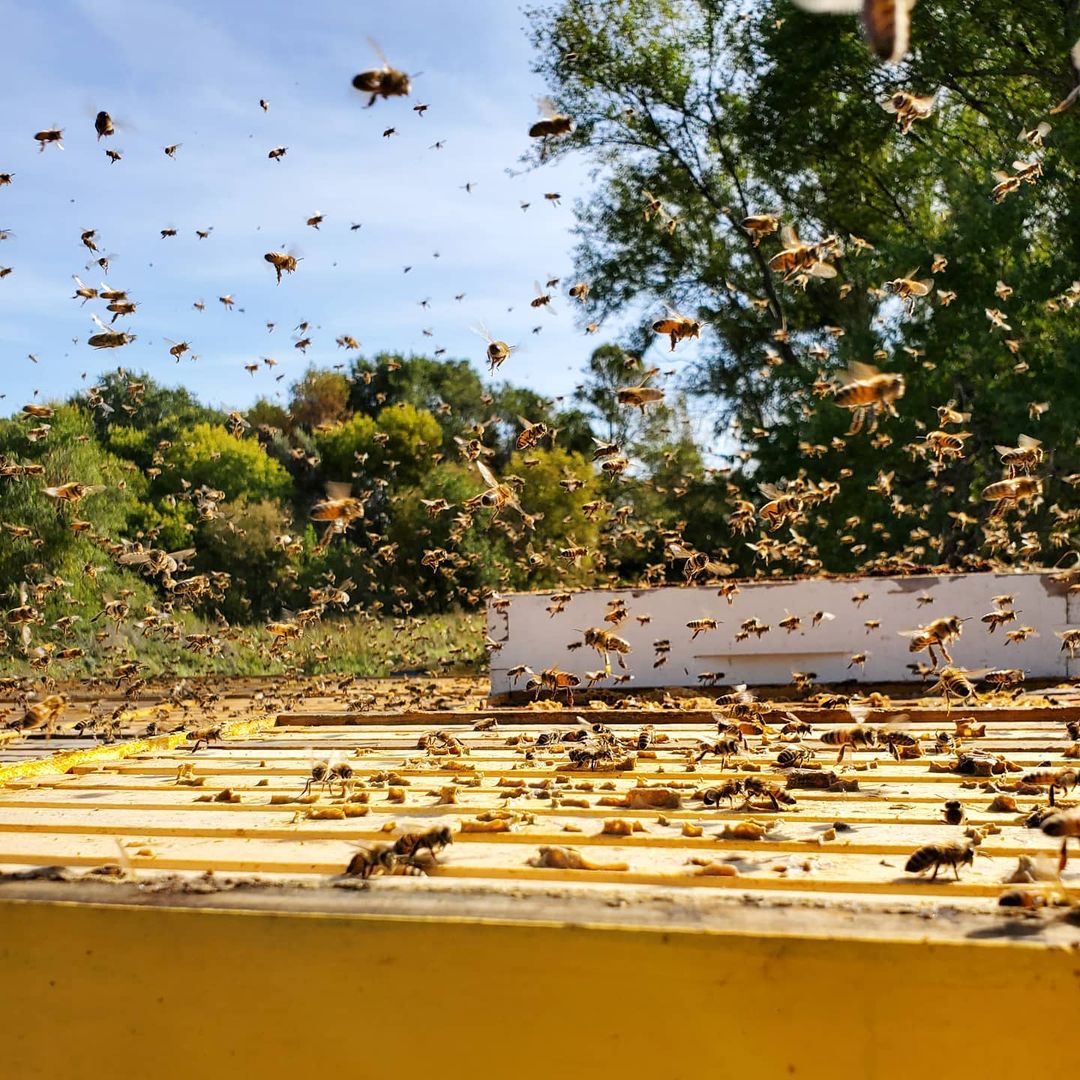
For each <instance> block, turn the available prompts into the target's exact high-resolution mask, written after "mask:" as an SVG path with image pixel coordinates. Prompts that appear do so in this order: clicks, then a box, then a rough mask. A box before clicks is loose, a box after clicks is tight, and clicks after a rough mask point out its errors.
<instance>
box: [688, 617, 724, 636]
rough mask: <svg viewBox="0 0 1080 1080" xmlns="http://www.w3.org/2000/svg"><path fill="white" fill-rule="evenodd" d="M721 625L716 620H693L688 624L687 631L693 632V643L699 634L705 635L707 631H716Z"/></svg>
mask: <svg viewBox="0 0 1080 1080" xmlns="http://www.w3.org/2000/svg"><path fill="white" fill-rule="evenodd" d="M719 625H720V624H719V623H718V622H717V620H716V619H691V620H690V621H689V622H688V623H687V624H686V629H687V630H693V633H692V634H691V635H690V640H691V641H693V640H694V638H696V637H697V636H698V634H703V633H704V632H705V631H706V630H715V629H716V628H717V626H719Z"/></svg>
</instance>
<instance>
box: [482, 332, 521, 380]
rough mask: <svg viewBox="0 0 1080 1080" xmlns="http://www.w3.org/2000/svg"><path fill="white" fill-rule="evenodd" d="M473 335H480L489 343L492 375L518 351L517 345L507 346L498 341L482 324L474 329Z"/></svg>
mask: <svg viewBox="0 0 1080 1080" xmlns="http://www.w3.org/2000/svg"><path fill="white" fill-rule="evenodd" d="M473 333H474V334H479V335H480V336H481V337H482V338H483V339H484V340H485V341H486V342H487V358H488V364H489V365H490V367H489V370H490V372H491V374H492V375H494V374H495V371H496V370H497V369H498V367H499V365H500V364H501V363H502V362H503V361H504V360H505V359H506V358H507V357H508V356H509V355H510V354H511V353H512V352H514V351H515V350H516V349H517V346H516V345H507V344H506V342H505V341H496V340H495V338H493V337H492V336H491V335H490V334H489V333H488V332H487V328H486V327H485V326H484V325H483V324H482V323H481V324H480V325H479V326H474V327H473Z"/></svg>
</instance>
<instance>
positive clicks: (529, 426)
mask: <svg viewBox="0 0 1080 1080" xmlns="http://www.w3.org/2000/svg"><path fill="white" fill-rule="evenodd" d="M518 423H519V424H521V433H520V434H519V435H518V437H517V439H516V440H515V443H514V445H515V446H517V448H518V449H519V450H529V449H531V448H532V447H534V446H538V445H539V444H540V443H541V442H542V441H543V440H544V439H549V440H550V441H551V443H552V445H554V443H555V436H556V435H558V433H559V432H558V429H556V428H553V427H549V426H548V425H547V424H545V423H544V422H543V421H542V420H536V421H531V420H526V419H525V417H524V416H519V417H518Z"/></svg>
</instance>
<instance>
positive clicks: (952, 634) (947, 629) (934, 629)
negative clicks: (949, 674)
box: [900, 615, 967, 667]
mask: <svg viewBox="0 0 1080 1080" xmlns="http://www.w3.org/2000/svg"><path fill="white" fill-rule="evenodd" d="M965 622H967V620H966V619H961V618H960V616H959V615H947V616H944V617H943V618H940V619H934V620H933V621H932V622H929V623H927V624H926V625H925V626H920V627H919V628H918V629H917V630H901V631H900V636H901V637H906V638H910V639H911V641H910V642H909V643H908V651H909V652H913V653H916V652H922V650H923V649H925V650H926V651H927V652H928V653H929V655H930V663H931V664H933V665H934V667H937V656H936V655H935V653H934V650H935V649H937V650H939V651H940V653H941V655H942V656H943V657H944V659H945V662H946V663H947V664H951V663H952V657H951V656H950V655H949V651H948V648H947V646H948V645H949V643H950V642H952V641H955V640H956V639H957V638H958V637H959V636H960V635H961V634H962V633H963V630H964V623H965Z"/></svg>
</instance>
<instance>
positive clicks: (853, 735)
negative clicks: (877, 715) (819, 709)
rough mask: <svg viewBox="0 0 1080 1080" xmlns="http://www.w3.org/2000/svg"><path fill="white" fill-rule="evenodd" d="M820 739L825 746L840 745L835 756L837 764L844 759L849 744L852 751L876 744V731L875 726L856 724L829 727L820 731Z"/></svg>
mask: <svg viewBox="0 0 1080 1080" xmlns="http://www.w3.org/2000/svg"><path fill="white" fill-rule="evenodd" d="M821 741H822V743H824V744H825V745H826V746H839V747H840V753H839V754H837V756H836V762H837V764H839V763H840V762H841V761H843V760H844V754H845V753H847V749H848V747H849V746H850V747H851V751H852V753H854V752H855V751H856V750H868V749H870V748H871V747H873V746H877V744H878V733H877V729H876V728H872V727H865V726H864V725H862V724H856V725H855V727H850V728H829V730H828V731H825V732H822V735H821Z"/></svg>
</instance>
